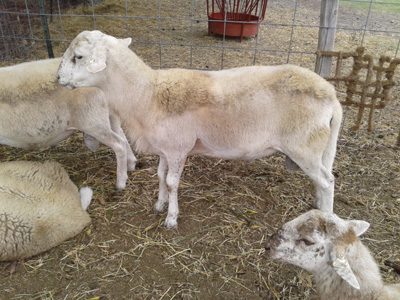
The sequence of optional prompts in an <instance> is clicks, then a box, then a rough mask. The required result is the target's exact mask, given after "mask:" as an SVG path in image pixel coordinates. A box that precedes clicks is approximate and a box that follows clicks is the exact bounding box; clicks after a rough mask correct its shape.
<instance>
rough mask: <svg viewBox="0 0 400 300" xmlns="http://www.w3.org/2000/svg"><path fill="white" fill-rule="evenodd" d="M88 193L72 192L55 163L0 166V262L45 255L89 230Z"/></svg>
mask: <svg viewBox="0 0 400 300" xmlns="http://www.w3.org/2000/svg"><path fill="white" fill-rule="evenodd" d="M92 194H93V193H92V190H91V189H90V188H81V190H80V193H79V192H78V189H77V187H76V186H75V185H74V184H73V183H72V181H71V180H70V179H69V177H68V174H67V172H65V170H64V169H63V168H62V167H61V166H60V164H58V163H56V162H45V163H40V162H27V161H13V162H3V163H0V261H5V260H19V259H23V258H28V257H31V256H33V255H36V254H39V253H41V252H44V251H47V250H49V249H51V248H53V247H55V246H57V245H59V244H60V243H61V242H63V241H65V240H67V239H69V238H72V237H74V236H75V235H77V234H78V233H79V232H81V231H82V229H83V228H85V227H86V226H87V225H89V224H90V217H89V215H88V214H87V213H86V212H85V210H86V209H87V207H88V206H89V204H90V202H91V199H92Z"/></svg>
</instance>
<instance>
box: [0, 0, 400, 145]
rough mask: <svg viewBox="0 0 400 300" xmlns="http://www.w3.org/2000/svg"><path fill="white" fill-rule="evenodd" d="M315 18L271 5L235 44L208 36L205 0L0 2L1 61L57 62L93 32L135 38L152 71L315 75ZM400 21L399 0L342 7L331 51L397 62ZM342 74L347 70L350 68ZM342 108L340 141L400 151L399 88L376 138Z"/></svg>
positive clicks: (286, 3)
mask: <svg viewBox="0 0 400 300" xmlns="http://www.w3.org/2000/svg"><path fill="white" fill-rule="evenodd" d="M210 2H211V1H210ZM220 2H221V1H220ZM238 2H239V1H238ZM262 2H265V1H262ZM320 13H321V1H317V0H310V1H300V0H269V1H268V3H267V7H266V11H265V16H263V17H264V18H263V20H262V21H260V22H259V23H258V22H256V23H257V25H258V26H257V34H256V35H254V36H253V35H252V36H248V37H246V36H245V37H243V38H242V40H240V37H239V38H237V37H231V36H228V34H226V35H224V34H222V35H220V34H213V33H212V32H210V30H209V26H210V24H211V23H210V22H212V20H210V19H209V16H208V15H207V1H206V0H178V1H176V0H175V1H173V0H149V1H137V0H119V1H111V0H103V1H95V0H83V1H80V0H35V1H28V0H1V2H0V63H1V65H3V66H4V65H10V64H15V63H19V62H23V61H30V60H36V59H43V58H47V57H49V56H52V55H54V56H55V57H57V56H61V55H62V54H63V52H64V51H65V49H66V48H67V47H68V45H69V42H70V41H71V40H72V39H73V38H74V37H75V36H76V35H77V34H78V33H79V32H81V31H83V30H93V29H97V30H101V31H104V32H105V33H107V34H111V35H114V36H117V37H127V36H130V37H132V38H133V43H132V46H131V48H132V50H133V51H135V52H136V53H137V54H138V55H139V56H140V57H141V58H142V59H143V60H144V61H145V62H146V63H148V64H149V65H151V66H152V67H154V68H173V67H180V68H190V69H200V70H220V69H227V68H232V67H239V66H247V65H276V64H284V63H290V64H295V65H300V66H303V67H306V68H309V69H311V70H314V68H315V62H316V51H317V47H318V33H319V30H320V27H321V26H320ZM399 16H400V1H398V0H388V1H373V0H365V1H363V0H342V1H339V10H338V20H337V25H336V39H335V50H337V51H355V49H356V48H357V47H358V46H363V47H365V48H366V52H367V53H369V54H371V55H372V56H373V57H374V58H375V60H376V61H377V62H378V60H379V57H380V56H381V55H386V56H388V57H391V58H399V57H400V54H399V48H400V18H399ZM214 22H223V21H218V20H216V21H214ZM237 22H239V23H240V22H241V21H240V20H239V21H237ZM251 22H253V23H254V20H252V21H251ZM226 26H227V23H226V22H225V23H224V30H225V31H224V32H226ZM226 33H227V32H226ZM345 68H347V69H348V72H350V71H351V68H352V66H351V63H349V64H348V65H346V66H345ZM399 73H400V72H399V71H398V70H397V71H396V74H395V80H397V81H398V80H399V77H400V76H399ZM339 97H344V98H345V95H343V94H342V93H339ZM344 98H343V99H344ZM343 99H341V100H343ZM344 109H345V114H344V116H345V118H344V121H343V129H342V132H341V139H344V140H351V141H356V142H357V143H378V144H384V145H388V146H395V145H397V146H399V145H400V87H399V85H398V84H397V85H395V86H394V87H393V89H392V91H391V97H390V101H389V103H388V105H387V106H386V107H385V108H384V109H381V110H376V111H375V112H374V113H373V116H372V122H373V128H374V130H373V132H369V131H368V120H367V119H365V120H364V119H362V120H361V124H360V127H359V129H358V130H357V131H352V130H351V127H352V126H353V124H354V119H355V118H357V112H358V108H357V107H352V106H348V107H345V108H344Z"/></svg>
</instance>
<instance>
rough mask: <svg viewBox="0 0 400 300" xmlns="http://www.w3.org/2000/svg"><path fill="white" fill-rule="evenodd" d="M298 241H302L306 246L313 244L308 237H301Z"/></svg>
mask: <svg viewBox="0 0 400 300" xmlns="http://www.w3.org/2000/svg"><path fill="white" fill-rule="evenodd" d="M300 242H303V243H304V244H305V245H306V246H312V245H314V244H315V243H314V242H312V241H310V240H308V239H301V240H300Z"/></svg>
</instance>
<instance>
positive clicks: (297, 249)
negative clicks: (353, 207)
mask: <svg viewBox="0 0 400 300" xmlns="http://www.w3.org/2000/svg"><path fill="white" fill-rule="evenodd" d="M368 227H369V223H367V222H365V221H356V220H351V221H347V220H343V219H341V218H339V217H338V216H336V215H334V214H332V213H327V212H323V211H320V210H311V211H309V212H307V213H305V214H303V215H301V216H299V217H297V218H296V219H294V220H292V221H290V222H288V223H286V224H284V225H283V227H282V228H281V229H279V230H278V231H277V233H275V234H274V235H272V236H271V237H270V238H269V239H268V241H267V244H266V247H265V249H266V251H267V254H268V255H269V257H270V258H271V259H273V260H276V261H280V262H285V263H290V264H293V265H296V266H298V267H301V268H303V269H305V270H307V271H309V272H311V273H314V274H315V273H319V272H321V271H322V270H326V269H327V268H328V267H331V268H333V269H334V270H335V271H336V273H337V274H338V275H339V276H341V277H342V278H343V279H344V280H346V281H347V282H348V283H349V284H350V285H352V286H353V287H355V288H359V284H358V281H357V279H356V277H355V276H354V274H353V272H352V270H351V267H350V265H349V262H348V261H347V258H346V255H348V252H349V251H350V249H351V245H352V244H353V243H355V242H358V238H357V236H359V235H361V234H362V233H364V232H365V231H366V230H367V229H368Z"/></svg>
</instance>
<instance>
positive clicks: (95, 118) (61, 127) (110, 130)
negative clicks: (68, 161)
mask: <svg viewBox="0 0 400 300" xmlns="http://www.w3.org/2000/svg"><path fill="white" fill-rule="evenodd" d="M60 62H61V58H57V59H48V60H40V61H35V62H28V63H22V64H19V65H15V66H11V67H4V68H0V108H1V109H0V144H3V145H8V146H12V147H19V148H41V147H47V146H52V145H55V144H57V143H58V142H60V141H62V140H64V139H66V138H67V137H69V136H70V135H71V134H72V133H74V132H75V130H76V129H78V130H81V131H83V132H84V133H85V143H86V145H87V146H88V147H89V148H90V149H92V150H93V149H95V148H96V147H97V146H98V141H100V142H101V143H103V144H105V145H107V146H108V147H110V148H111V149H113V150H114V152H115V154H116V157H117V188H118V189H123V188H124V187H125V185H126V180H127V178H128V175H127V171H128V170H134V168H135V163H136V158H135V155H134V154H133V152H132V150H131V147H130V145H129V143H128V141H127V139H126V137H125V135H124V133H123V132H122V129H121V126H120V122H119V119H118V118H117V117H116V115H115V114H113V113H112V112H110V109H109V106H108V103H107V100H106V97H105V95H104V93H103V92H102V91H101V90H99V89H96V88H82V89H77V90H74V91H67V90H66V89H64V88H62V87H61V86H59V84H58V82H57V79H56V72H57V68H58V66H59V65H60ZM88 135H89V136H88ZM92 137H94V138H92Z"/></svg>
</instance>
